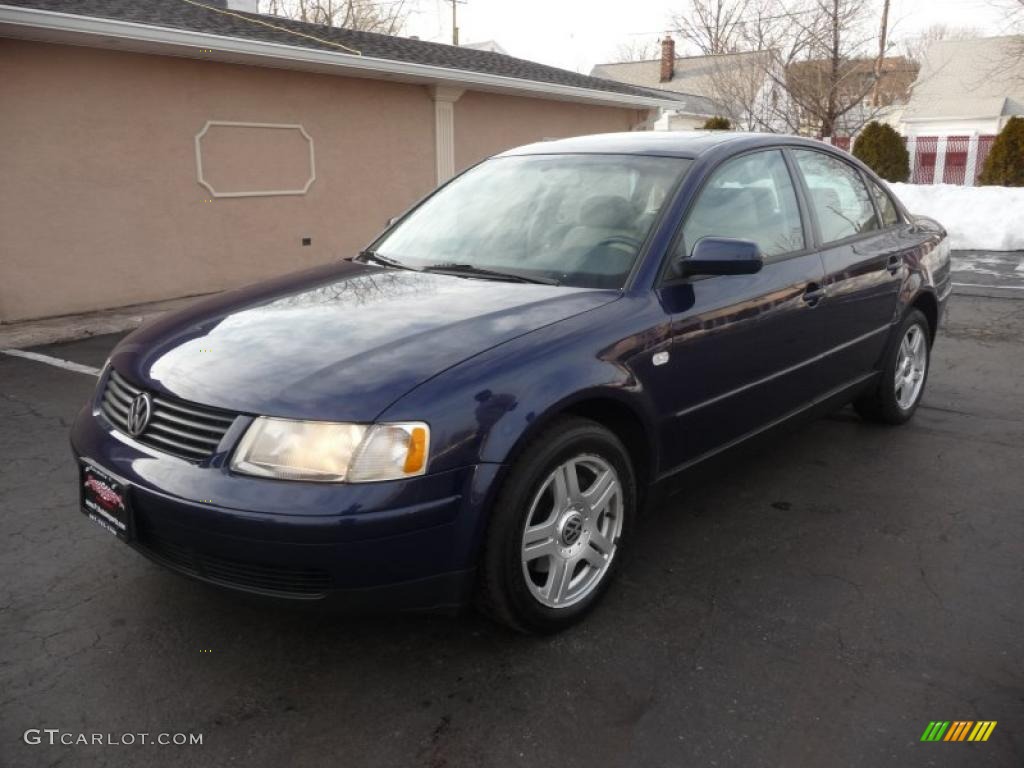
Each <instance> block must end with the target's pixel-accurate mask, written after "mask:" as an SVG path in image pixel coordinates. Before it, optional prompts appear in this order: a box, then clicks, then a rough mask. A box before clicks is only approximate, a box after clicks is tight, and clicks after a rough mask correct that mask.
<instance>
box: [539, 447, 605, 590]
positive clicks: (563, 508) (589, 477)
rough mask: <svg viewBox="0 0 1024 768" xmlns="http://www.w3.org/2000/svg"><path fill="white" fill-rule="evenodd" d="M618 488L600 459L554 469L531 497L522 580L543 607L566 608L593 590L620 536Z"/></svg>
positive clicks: (588, 457)
mask: <svg viewBox="0 0 1024 768" xmlns="http://www.w3.org/2000/svg"><path fill="white" fill-rule="evenodd" d="M622 523H623V496H622V484H621V482H620V480H619V476H618V473H617V472H616V471H615V468H614V467H612V465H611V464H610V463H609V462H608V461H606V460H605V459H603V458H601V457H600V456H597V455H594V454H580V455H577V456H574V457H573V458H571V459H569V460H567V461H565V462H563V463H562V464H559V465H558V466H557V467H555V469H554V470H552V471H551V473H550V474H549V475H548V476H547V478H546V479H545V480H544V482H543V483H541V486H540V489H539V490H538V491H537V493H536V494H535V495H534V497H533V501H532V502H531V504H530V510H529V513H528V515H527V519H526V528H525V530H524V531H523V540H522V566H523V576H524V577H525V579H526V584H527V586H528V587H529V589H530V592H531V593H532V595H533V596H534V598H536V599H537V600H538V601H539V602H540V603H541V604H542V605H545V606H547V607H548V608H567V607H569V606H571V605H574V604H576V603H578V602H579V601H580V600H583V599H584V598H585V597H586V596H587V595H589V594H590V593H591V592H593V591H594V589H595V588H596V587H597V585H598V584H600V583H601V580H602V579H603V578H604V576H605V574H606V573H607V572H608V568H609V566H610V565H611V562H612V559H613V558H614V557H615V552H616V549H617V548H618V540H619V537H620V535H621V534H622Z"/></svg>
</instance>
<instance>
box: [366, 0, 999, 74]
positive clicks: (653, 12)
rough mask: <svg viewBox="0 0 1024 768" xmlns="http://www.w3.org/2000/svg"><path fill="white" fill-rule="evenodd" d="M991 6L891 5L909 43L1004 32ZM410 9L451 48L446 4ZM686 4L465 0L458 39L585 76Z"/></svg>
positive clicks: (946, 1) (982, 0) (429, 35)
mask: <svg viewBox="0 0 1024 768" xmlns="http://www.w3.org/2000/svg"><path fill="white" fill-rule="evenodd" d="M387 1H388V0H382V2H387ZM876 1H877V2H878V5H879V8H881V2H880V0H876ZM992 2H993V0H892V12H891V15H892V19H893V21H894V22H895V29H894V30H893V34H894V35H895V36H896V38H900V37H909V36H912V35H914V34H915V33H919V32H920V31H921V30H923V29H926V28H928V27H929V26H931V25H932V24H946V25H949V26H969V27H975V28H978V29H980V30H981V31H982V32H983V33H985V34H988V35H996V34H1001V33H1004V31H1003V30H1002V29H1001V28H1000V26H1001V25H1000V17H1001V14H1000V12H999V11H998V10H996V9H995V8H994V7H993V6H992ZM409 4H410V5H411V6H413V7H414V9H415V10H414V13H413V14H412V16H411V17H410V20H409V27H408V30H407V34H410V35H419V36H420V37H421V38H423V39H424V40H435V41H437V42H445V43H449V42H451V4H450V3H449V2H447V0H409ZM687 5H688V3H687V0H674V1H673V0H467V1H466V3H465V4H462V3H460V4H459V8H458V14H459V30H460V33H459V34H460V39H461V41H462V42H464V43H467V42H479V41H483V40H496V41H497V42H498V43H500V44H501V45H502V46H503V47H504V48H505V49H506V50H507V51H508V52H509V53H510V54H512V55H513V56H520V57H522V58H524V59H532V60H534V61H540V62H543V63H545V64H551V65H553V66H556V67H563V68H565V69H571V70H576V71H579V72H584V73H586V72H589V71H590V68H591V67H592V66H593V65H594V64H598V63H601V62H603V61H610V60H613V59H614V58H615V54H616V51H617V49H618V47H619V45H620V44H622V43H626V42H628V41H630V40H636V39H640V40H645V41H651V42H653V41H655V40H657V39H658V38H659V37H660V36H661V34H663V33H664V31H665V30H666V29H667V28H668V25H669V23H670V19H671V16H672V14H673V12H678V10H679V9H680V8H685V7H686V6H687Z"/></svg>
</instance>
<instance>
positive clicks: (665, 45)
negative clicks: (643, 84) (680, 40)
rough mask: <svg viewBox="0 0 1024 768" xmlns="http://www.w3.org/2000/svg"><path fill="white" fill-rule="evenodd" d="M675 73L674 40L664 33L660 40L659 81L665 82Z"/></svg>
mask: <svg viewBox="0 0 1024 768" xmlns="http://www.w3.org/2000/svg"><path fill="white" fill-rule="evenodd" d="M675 73H676V41H675V40H673V39H672V35H669V34H666V35H665V39H664V40H662V41H661V82H663V83H667V82H668V81H669V80H671V79H672V76H673V75H674V74H675Z"/></svg>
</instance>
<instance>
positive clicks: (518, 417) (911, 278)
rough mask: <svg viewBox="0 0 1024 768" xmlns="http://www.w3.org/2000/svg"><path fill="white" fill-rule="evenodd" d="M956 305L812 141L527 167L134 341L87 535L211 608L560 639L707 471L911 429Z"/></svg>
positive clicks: (85, 462)
mask: <svg viewBox="0 0 1024 768" xmlns="http://www.w3.org/2000/svg"><path fill="white" fill-rule="evenodd" d="M949 293H950V267H949V247H948V243H947V242H946V240H945V232H944V231H943V229H942V228H941V227H940V226H939V225H938V224H936V223H935V222H934V221H931V220H928V219H924V218H919V217H914V216H911V215H910V214H909V213H908V212H907V211H906V210H904V208H903V207H902V205H901V204H900V203H899V201H898V200H896V198H894V197H893V196H892V194H891V193H890V192H889V191H888V190H887V189H886V186H885V184H884V183H883V182H881V181H880V180H879V179H878V177H877V176H875V174H874V173H872V172H871V171H870V170H869V169H867V168H866V167H865V166H863V165H862V164H860V163H859V162H857V161H856V160H855V159H853V158H851V157H850V156H849V155H846V154H843V153H839V152H836V151H834V150H832V149H831V148H829V147H827V146H824V145H823V144H821V143H819V142H815V141H811V140H804V139H798V138H789V137H780V136H771V135H750V134H746V135H740V134H728V133H687V134H677V133H634V134H614V135H606V136H592V137H587V138H578V139H567V140H563V141H551V142H545V143H541V144H535V145H531V146H527V147H522V148H520V149H515V150H511V151H509V152H506V153H504V154H502V155H500V156H497V157H494V158H492V159H490V160H487V161H485V162H483V163H481V164H480V165H478V166H476V167H474V168H472V169H471V170H469V171H467V172H466V173H464V174H462V175H461V176H459V177H458V178H456V179H455V180H453V181H452V182H450V183H449V184H447V185H446V186H444V187H442V188H441V189H439V190H438V191H436V192H435V193H433V194H432V195H431V196H429V197H428V198H426V199H425V200H424V201H423V202H421V203H420V204H419V205H418V206H416V207H415V208H413V209H412V210H410V211H409V212H408V213H406V214H405V215H404V216H402V217H401V218H400V219H398V220H397V221H396V222H394V223H393V224H392V225H391V226H389V228H388V229H387V230H386V231H385V232H384V234H383V235H381V236H380V237H379V238H378V239H377V241H376V242H374V243H373V244H372V245H371V246H370V247H369V248H367V250H365V251H364V252H362V253H361V254H359V255H358V256H357V257H354V258H351V259H349V260H346V261H342V262H339V263H336V264H330V265H327V266H324V267H320V268H317V269H312V270H309V271H306V272H301V273H298V274H292V275H288V276H285V277H282V278H279V279H277V280H273V281H270V282H266V283H261V284H259V285H255V286H252V287H249V288H245V289H241V290H237V291H231V292H228V293H224V294H221V295H219V296H217V297H215V298H211V299H207V300H205V301H201V302H199V303H198V304H195V305H194V306H192V307H191V308H189V309H188V310H186V311H183V312H179V313H176V314H173V315H168V316H165V317H163V318H161V319H160V320H158V321H157V322H154V323H151V324H149V325H147V326H145V327H143V328H142V329H140V330H138V331H136V332H135V333H133V334H131V335H130V336H129V337H127V338H126V339H125V340H124V341H123V342H122V343H121V344H120V345H118V347H117V348H116V349H115V350H114V352H113V355H112V356H111V359H110V361H109V363H108V365H107V366H106V367H105V369H104V371H103V374H102V376H101V378H100V381H99V387H98V389H97V390H96V396H95V399H94V400H93V402H91V403H89V404H88V406H87V407H86V408H85V409H84V410H83V411H82V412H81V414H80V415H79V417H78V419H77V421H76V423H75V425H74V429H73V432H72V444H73V447H74V451H75V454H76V456H77V457H78V459H79V467H80V473H81V490H82V507H83V511H84V512H85V513H86V514H87V515H88V516H89V517H90V518H92V519H93V520H94V521H96V522H97V523H98V524H100V525H101V526H103V527H104V528H106V529H107V530H109V531H111V532H112V533H114V534H115V535H117V536H118V537H120V538H122V539H123V540H124V541H126V542H127V543H128V544H130V545H131V546H133V547H135V548H136V549H138V550H139V551H140V552H142V553H143V554H145V555H147V556H148V557H150V558H152V559H153V560H155V561H157V562H159V563H162V564H163V565H166V566H167V567H169V568H171V569H173V570H175V571H179V572H181V573H184V574H188V575H190V576H192V577H194V578H197V579H201V580H203V581H206V582H210V583H213V584H217V585H221V586H225V587H230V588H233V589H237V590H244V591H246V592H251V593H259V594H262V595H267V596H272V597H277V598H286V599H291V600H296V601H301V600H306V601H317V600H320V601H323V600H326V599H330V600H332V601H338V602H342V603H347V604H354V605H361V606H369V607H379V606H384V607H388V608H394V609H430V608H434V609H437V608H445V609H451V608H457V607H459V606H462V605H466V604H468V603H471V602H475V603H476V604H477V605H478V606H479V607H481V608H482V609H483V610H484V611H486V612H487V613H488V614H489V615H491V616H493V617H494V618H496V619H498V620H500V621H502V622H505V623H507V624H509V625H511V626H513V627H515V628H518V629H521V630H524V631H532V632H550V631H555V630H558V629H561V628H563V627H565V626H567V625H569V624H572V623H573V622H575V621H577V620H579V619H580V618H581V617H582V616H583V615H584V614H586V613H587V611H589V610H590V609H591V608H593V607H594V605H595V604H596V603H597V601H598V600H599V599H600V597H601V595H602V594H603V593H604V591H605V590H606V589H607V588H608V586H609V584H610V582H611V581H612V580H613V578H614V576H615V571H616V569H617V567H618V565H619V563H620V562H621V559H622V550H623V547H626V546H628V545H629V540H630V534H631V533H632V529H633V526H634V525H635V523H636V522H637V516H638V512H639V510H640V508H641V506H642V503H643V501H644V499H645V498H649V497H650V496H651V493H652V491H653V490H657V489H659V488H664V487H665V485H666V484H667V483H669V482H671V481H673V480H677V479H678V478H679V477H680V474H681V473H682V472H683V471H684V470H686V469H687V468H689V467H692V466H693V465H695V464H697V463H698V462H701V461H703V460H705V459H707V458H709V457H711V456H714V455H715V454H718V453H720V452H721V451H723V450H725V449H728V448H730V447H731V446H734V445H736V444H738V443H741V442H743V441H745V440H747V439H748V438H751V437H754V436H756V435H759V434H761V433H763V432H765V431H767V430H769V429H771V428H772V427H775V426H776V425H780V424H782V423H783V422H787V421H789V420H791V419H794V418H797V417H801V416H807V415H813V414H819V413H821V412H822V411H824V410H826V409H830V408H836V407H838V406H840V405H843V404H845V403H848V402H853V403H854V405H855V406H856V408H857V410H858V411H859V412H860V414H861V415H862V416H863V417H865V418H868V419H872V420H876V421H881V422H885V423H889V424H899V423H902V422H905V421H906V420H907V419H909V418H910V417H911V416H912V415H913V413H914V410H915V409H916V408H917V405H918V403H919V401H920V398H921V393H922V390H923V388H924V385H925V379H926V376H927V374H928V363H929V352H930V348H931V344H932V342H933V340H934V338H935V332H936V328H937V326H938V323H939V321H940V318H941V316H942V310H943V306H944V305H945V302H946V299H947V297H948V296H949Z"/></svg>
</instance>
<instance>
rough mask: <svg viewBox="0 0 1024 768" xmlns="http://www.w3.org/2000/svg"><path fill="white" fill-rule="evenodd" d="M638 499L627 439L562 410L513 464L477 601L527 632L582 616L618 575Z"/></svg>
mask: <svg viewBox="0 0 1024 768" xmlns="http://www.w3.org/2000/svg"><path fill="white" fill-rule="evenodd" d="M635 507H636V482H635V479H634V472H633V466H632V463H631V461H630V457H629V454H628V452H627V451H626V449H625V447H624V446H623V445H622V443H621V441H620V440H619V439H618V438H617V437H616V436H615V435H614V434H613V433H612V432H610V431H609V430H608V429H606V428H605V427H603V426H601V425H600V424H598V423H596V422H593V421H590V420H588V419H580V418H566V419H560V420H559V421H557V422H556V423H554V424H553V425H552V426H551V427H550V428H548V429H547V430H546V431H545V432H544V433H543V434H541V435H540V436H538V437H537V438H536V439H535V440H533V441H532V442H531V443H530V445H528V446H527V447H526V449H525V450H523V451H522V452H521V454H520V458H519V459H518V460H517V461H516V462H515V463H514V464H513V466H512V467H511V468H510V474H509V476H508V479H507V480H506V482H505V484H504V486H503V487H502V490H501V495H500V498H499V499H498V502H497V504H496V506H495V508H494V512H493V514H492V518H491V523H490V527H489V528H488V534H487V540H486V545H485V550H484V554H483V562H482V564H481V566H482V567H481V578H480V590H479V600H478V604H479V606H480V607H481V608H482V610H483V611H484V612H485V613H487V614H488V615H490V616H491V617H492V618H494V619H496V620H498V621H500V622H502V623H504V624H507V625H508V626H510V627H512V628H514V629H517V630H520V631H524V632H537V633H550V632H557V631H559V630H562V629H564V628H566V627H568V626H570V625H572V624H574V623H575V622H577V621H579V620H580V619H581V618H583V616H584V615H586V613H587V612H588V611H589V610H590V609H591V608H593V606H594V605H595V604H596V603H597V601H598V600H599V599H600V597H601V595H602V594H603V593H604V591H605V590H606V589H607V587H608V585H609V583H610V582H611V580H612V577H613V575H614V572H615V570H616V568H617V566H618V563H619V560H620V559H621V557H620V551H621V548H622V545H623V542H624V541H625V539H626V535H627V533H628V532H629V526H630V523H631V521H632V518H633V514H634V511H635Z"/></svg>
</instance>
